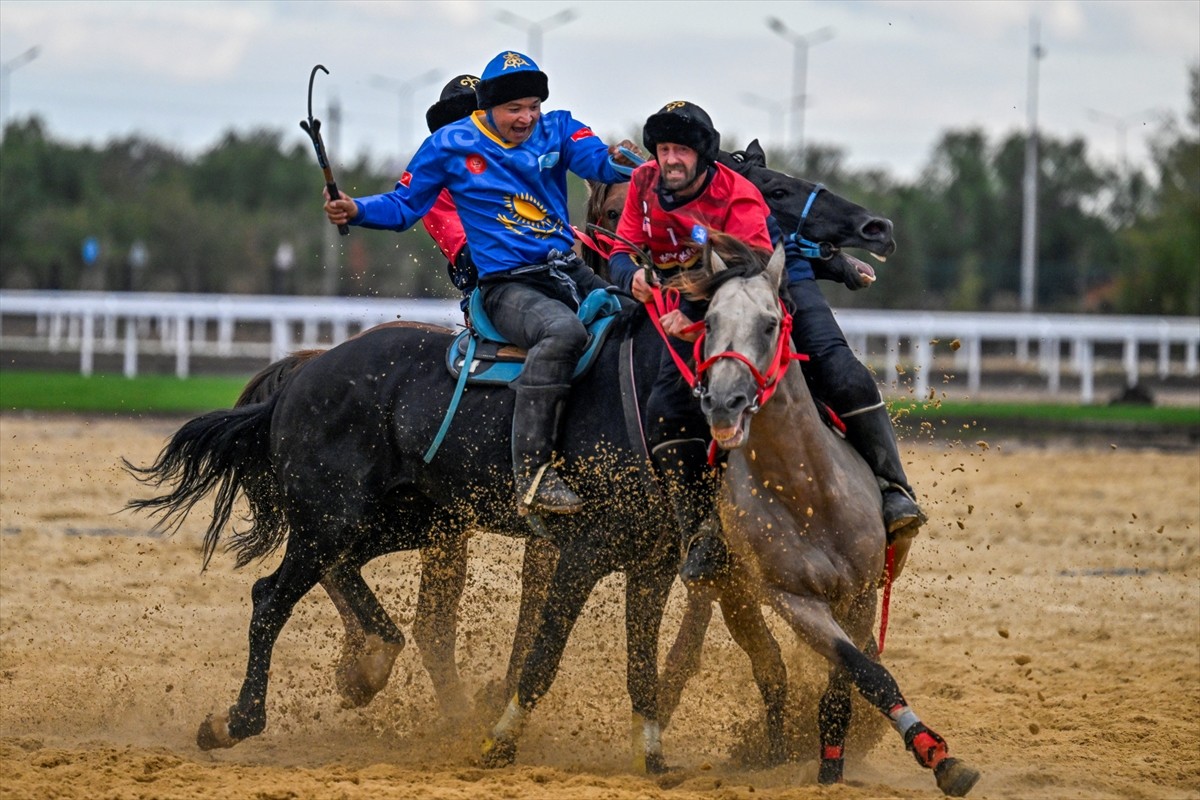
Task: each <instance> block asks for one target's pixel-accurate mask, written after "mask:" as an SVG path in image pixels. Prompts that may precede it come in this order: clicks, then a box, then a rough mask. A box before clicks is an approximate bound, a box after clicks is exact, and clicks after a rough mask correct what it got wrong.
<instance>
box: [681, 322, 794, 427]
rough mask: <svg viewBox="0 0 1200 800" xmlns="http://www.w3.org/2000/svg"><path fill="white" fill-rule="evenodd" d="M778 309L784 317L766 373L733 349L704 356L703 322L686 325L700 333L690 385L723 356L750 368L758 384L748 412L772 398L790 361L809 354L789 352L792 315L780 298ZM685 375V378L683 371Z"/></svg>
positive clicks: (790, 347)
mask: <svg viewBox="0 0 1200 800" xmlns="http://www.w3.org/2000/svg"><path fill="white" fill-rule="evenodd" d="M779 310H780V311H782V312H783V318H782V319H781V320H780V321H779V339H778V341H777V342H776V343H775V355H774V356H772V357H771V363H770V365H769V366H768V367H767V370H766V372H759V370H758V367H756V366H754V363H753V362H751V361H750V359H749V358H747V357H746V356H745V355H743V354H742V353H739V352H737V351H735V350H726V351H724V352H721V353H717V354H716V355H713V356H709V357H708V358H704V357H703V355H704V337H705V335H706V333H707V331H705V330H703V329H704V323H703V322H700V323H697V324H695V325H691V326H689V327H688V331H691V330H693V329H697V330H700V331H701V333H700V336H699V338H697V339H696V344H695V345H694V351H693V356H694V358H695V361H696V374H695V377H694V378H693V381H692V386H693V388H694V387H695V386H696V385H697V384H698V383H699V382H700V378H701V376H703V375H704V373H705V372H707V371H708V370H709V368H711V367H712V365H713V364H715V363H717V362H718V361H720V360H721V359H723V358H732V359H734V360H736V361H740V362H742V363H743V364H745V365H746V367H747V369H749V370H750V375H751V376H753V378H754V383H755V385H756V386H758V392H757V393H756V394H755V396H754V405H752V406H751V407H750V413H751V414H753V413H754V412H756V411H758V410H759V409H760V408H762V406H763V404H764V403H766V402H767V401H768V400H770V399H771V396H772V395H774V394H775V390H776V389H778V388H779V382H780V381H782V380H783V376H784V375H786V374H787V371H788V367H790V366H791V365H792V362H793V361H807V360H808V356H807V355H805V354H803V353H796V352H793V351H792V315H791V314H789V313H788V310H787V307H786V306H785V305H784V304H783V301H782V300H780V301H779ZM684 377H687V375H686V374H685V375H684Z"/></svg>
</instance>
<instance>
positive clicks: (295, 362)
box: [234, 350, 325, 406]
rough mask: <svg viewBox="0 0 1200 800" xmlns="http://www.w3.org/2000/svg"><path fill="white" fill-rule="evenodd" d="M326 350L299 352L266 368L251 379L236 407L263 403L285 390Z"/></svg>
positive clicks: (290, 354)
mask: <svg viewBox="0 0 1200 800" xmlns="http://www.w3.org/2000/svg"><path fill="white" fill-rule="evenodd" d="M324 352H325V351H324V350H297V351H296V352H294V353H289V354H288V355H286V356H284V357H283V358H281V359H279V360H278V361H276V362H274V363H273V364H269V365H267V366H266V367H263V369H262V370H261V371H260V372H259V373H258V374H257V375H255V376H254V377H253V378H251V379H250V380H249V381H248V382H247V383H246V386H245V388H243V389H242V393H241V394H240V395H238V399H237V402H236V403H234V405H235V406H246V405H250V404H251V403H261V402H262V401H263V400H266V399H267V398H268V397H270V396H271V395H273V394H275V393H276V392H278V391H279V390H280V389H282V388H283V386H284V384H286V383H287V382H288V381H290V380H291V379H292V377H293V376H294V375H295V374H296V373H297V372H298V371H299V370H300V368H301V367H303V366H304V365H305V364H307V363H308V362H309V361H312V360H313V359H314V358H316V357H317V356H319V355H321V353H324Z"/></svg>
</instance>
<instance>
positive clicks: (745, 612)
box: [721, 580, 787, 765]
mask: <svg viewBox="0 0 1200 800" xmlns="http://www.w3.org/2000/svg"><path fill="white" fill-rule="evenodd" d="M721 614H722V615H723V616H724V618H725V627H727V628H728V629H729V634H730V636H732V637H733V640H734V641H735V642H737V644H738V646H739V647H741V648H742V650H743V651H745V653H746V655H747V656H749V657H750V667H751V669H752V671H753V672H754V682H755V683H756V684H757V685H758V691H759V693H760V694H761V695H762V699H763V705H764V706H765V707H766V713H767V745H768V749H767V763H768V764H769V765H776V764H782V763H783V762H784V761H785V760H787V745H786V743H785V740H784V732H783V719H784V706H785V704H786V703H787V668H786V667H785V666H784V664H783V655H782V654H781V653H780V651H779V643H778V642H777V641H775V637H774V636H773V635H772V634H771V631H770V629H769V628H768V627H767V621H766V619H765V618H764V617H763V613H762V606H761V605H760V604H759V602H758V600H757V599H756V598H754V597H753V596H751V595H750V594H749V593H747V592H746V591H745V590H744V589H743V588H742V587H741V586H740V585H739V584H738V583H737V582H735V581H732V580H728V581H725V582H724V584H723V585H722V587H721Z"/></svg>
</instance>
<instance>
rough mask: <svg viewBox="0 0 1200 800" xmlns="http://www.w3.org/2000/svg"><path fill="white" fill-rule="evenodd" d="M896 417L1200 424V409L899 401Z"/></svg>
mask: <svg viewBox="0 0 1200 800" xmlns="http://www.w3.org/2000/svg"><path fill="white" fill-rule="evenodd" d="M889 405H890V407H891V411H892V414H893V416H895V415H899V416H900V417H901V418H902V419H903V418H905V417H907V418H916V419H920V420H928V421H931V422H933V421H941V420H947V421H951V420H952V421H955V422H969V421H972V420H974V419H976V418H986V419H991V420H1005V419H1039V420H1048V421H1058V422H1092V423H1106V422H1107V423H1119V424H1128V425H1136V424H1146V425H1179V426H1184V427H1186V426H1197V425H1200V407H1191V408H1188V407H1179V406H1168V407H1157V406H1140V405H1115V406H1109V405H1095V406H1080V405H1066V404H1058V403H1011V402H1009V403H986V402H978V403H964V402H953V401H950V402H947V401H941V402H938V403H928V404H926V403H914V402H913V401H911V400H898V401H893V402H891V403H889Z"/></svg>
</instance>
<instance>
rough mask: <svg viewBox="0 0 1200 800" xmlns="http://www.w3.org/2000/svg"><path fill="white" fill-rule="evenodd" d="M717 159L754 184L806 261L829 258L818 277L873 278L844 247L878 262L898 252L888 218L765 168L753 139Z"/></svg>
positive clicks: (851, 281)
mask: <svg viewBox="0 0 1200 800" xmlns="http://www.w3.org/2000/svg"><path fill="white" fill-rule="evenodd" d="M717 160H718V161H719V162H720V163H721V164H724V165H725V166H726V167H729V168H730V169H732V170H733V171H735V172H737V173H738V174H739V175H741V176H742V177H743V178H746V179H747V180H749V181H750V182H751V183H753V184H754V186H755V187H756V188H757V189H758V190H759V191H760V192H761V193H762V196H763V199H764V200H766V202H767V205H768V206H769V207H770V209H771V213H772V214H774V215H775V219H776V220H778V222H779V225H780V227H781V228H782V229H783V233H784V236H786V237H789V238H791V239H793V240H794V241H796V242H797V243H798V244H800V245H801V247H802V248H803V249H805V250H806V253H805V254H806V256H808V258H809V260H810V261H814V262H822V261H823V262H829V263H827V264H825V265H824V268H823V269H820V268H819V269H818V272H819V273H821V275H820V276H821V277H836V278H837V279H840V280H843V282H845V283H846V284H847V285H848V286H850V288H852V289H854V288H862V287H863V286H866V285H868V284H870V283H871V282H873V281H874V280H875V271H874V270H873V269H872V268H871V267H870V266H869V265H867V264H865V263H864V262H862V261H860V260H858V259H856V258H854V257H853V256H850V255H848V254H846V253H843V252H842V248H845V247H854V248H860V249H863V250H866V251H867V252H869V253H872V254H873V255H875V256H876V257H877V258H879V259H880V260H884V259H886V257H887V256H890V255H891V254H892V253H894V252H895V251H896V240H895V238H894V235H893V226H892V221H891V220H889V219H887V218H886V217H881V216H879V215H877V214H872V213H871V212H870V211H868V210H867V209H865V208H863V207H862V206H860V205H858V204H857V203H854V202H852V201H850V200H847V199H846V198H844V197H841V196H839V195H836V194H834V193H833V192H830V191H829V190H827V189H825V188H824V187H823V186H821V185H820V184H816V183H811V182H809V181H806V180H802V179H800V178H793V177H792V176H791V175H785V174H784V173H782V172H778V171H776V170H773V169H770V168H768V167H767V159H766V153H764V152H763V149H762V147H761V146H760V145H759V143H758V140H757V139H755V140H754V141H753V142H751V143H750V144H749V145H747V146H746V149H745V150H737V151H734V152H732V153H727V152H725V151H721V153H720V155H719V156H718V159H717Z"/></svg>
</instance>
